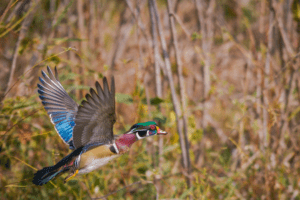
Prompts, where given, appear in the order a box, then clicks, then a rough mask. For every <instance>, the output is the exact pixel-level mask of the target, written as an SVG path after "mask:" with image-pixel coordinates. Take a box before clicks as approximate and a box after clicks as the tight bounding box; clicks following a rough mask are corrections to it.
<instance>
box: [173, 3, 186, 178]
mask: <svg viewBox="0 0 300 200" xmlns="http://www.w3.org/2000/svg"><path fill="white" fill-rule="evenodd" d="M167 2H168V12H169V21H170V28H171V34H172V38H173V40H172V41H173V46H174V50H175V58H176V63H177V73H178V79H179V88H180V99H181V104H182V105H181V107H182V112H183V115H182V117H183V131H184V133H183V134H184V141H185V147H186V151H187V155H186V156H187V160H188V166H187V167H188V176H190V175H191V164H190V162H191V161H190V154H189V153H188V152H189V141H188V122H187V121H188V120H187V116H186V114H187V111H186V108H187V104H186V100H185V98H186V92H185V85H184V78H183V75H182V61H181V57H180V56H181V54H180V50H179V47H178V39H177V33H176V30H175V23H174V15H172V13H173V11H172V4H171V1H170V0H167ZM190 184H191V180H190Z"/></svg>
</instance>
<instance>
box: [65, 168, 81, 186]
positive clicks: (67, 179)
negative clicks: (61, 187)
mask: <svg viewBox="0 0 300 200" xmlns="http://www.w3.org/2000/svg"><path fill="white" fill-rule="evenodd" d="M78 171H79V170H78V169H77V170H76V171H75V172H73V173H71V174H69V175H68V176H67V177H66V178H65V180H64V183H66V182H68V181H69V180H71V179H72V178H74V177H75V176H76V175H77V174H78Z"/></svg>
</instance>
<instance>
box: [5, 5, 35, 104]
mask: <svg viewBox="0 0 300 200" xmlns="http://www.w3.org/2000/svg"><path fill="white" fill-rule="evenodd" d="M32 4H33V3H32V1H31V2H30V4H29V6H28V7H27V10H28V9H29V8H30V7H31V6H32ZM31 11H32V10H30V11H28V12H30V13H29V14H28V15H27V16H26V18H25V19H24V21H23V22H22V25H21V30H20V34H19V37H18V40H17V42H16V46H15V51H14V55H13V60H12V64H11V69H10V75H9V79H8V83H7V87H6V91H5V95H6V94H7V93H8V92H9V91H10V89H11V85H12V83H13V78H14V74H15V70H16V66H17V58H18V54H19V47H20V44H21V41H22V40H23V39H24V38H25V35H26V33H27V30H28V28H29V26H30V24H31V21H32V19H33V14H32V12H31ZM5 95H4V97H5ZM4 97H3V98H4Z"/></svg>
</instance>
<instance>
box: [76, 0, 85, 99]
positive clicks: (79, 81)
mask: <svg viewBox="0 0 300 200" xmlns="http://www.w3.org/2000/svg"><path fill="white" fill-rule="evenodd" d="M83 5H84V1H83V0H77V14H78V30H79V31H78V32H79V37H80V38H81V39H83V38H84V39H85V38H86V33H85V27H84V13H83ZM79 49H80V50H79V52H81V53H82V54H83V53H84V52H85V51H86V49H87V48H86V42H85V41H80V42H79ZM81 63H82V61H81V59H80V60H79V65H78V68H77V74H78V75H79V76H78V78H77V79H76V82H77V85H84V79H83V77H84V76H82V75H83V73H84V69H83V67H82V66H81ZM76 96H77V98H78V99H81V98H82V97H83V91H82V90H76Z"/></svg>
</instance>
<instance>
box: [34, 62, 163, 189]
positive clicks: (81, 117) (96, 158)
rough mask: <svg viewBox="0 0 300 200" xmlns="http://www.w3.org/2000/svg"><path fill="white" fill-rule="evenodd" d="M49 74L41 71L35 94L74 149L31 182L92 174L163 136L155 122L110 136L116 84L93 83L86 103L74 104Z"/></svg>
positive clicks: (62, 136)
mask: <svg viewBox="0 0 300 200" xmlns="http://www.w3.org/2000/svg"><path fill="white" fill-rule="evenodd" d="M47 70H48V74H49V76H47V74H46V73H44V72H43V71H42V75H43V78H40V82H41V84H38V88H39V90H38V92H39V94H40V99H41V100H42V103H43V105H44V108H45V109H46V111H47V112H48V114H49V117H50V119H51V122H52V123H53V124H54V127H55V130H56V131H57V133H58V134H59V136H60V137H61V139H62V140H63V141H64V142H65V143H66V144H68V145H69V148H70V149H71V150H73V151H72V152H71V153H70V154H69V155H67V156H66V157H64V158H63V159H62V160H60V161H59V162H58V163H57V164H55V165H54V166H50V167H45V168H43V169H41V170H38V171H37V172H36V173H35V174H34V177H33V180H32V182H33V183H34V184H35V185H43V184H46V183H47V182H49V181H50V180H52V179H54V178H56V177H59V176H60V175H62V174H64V173H69V175H68V176H67V177H66V178H65V182H67V181H68V180H70V179H71V178H73V177H74V176H75V175H76V174H86V173H89V172H92V171H94V170H96V169H98V168H100V167H102V166H104V165H106V164H107V163H108V162H110V161H111V160H113V159H115V158H117V157H119V156H121V155H122V154H124V153H126V152H127V151H128V150H129V149H130V147H131V146H132V144H133V143H135V142H136V141H138V140H140V139H143V138H145V137H149V136H153V135H160V134H162V135H164V134H166V132H165V131H163V130H161V129H160V128H159V127H158V126H157V125H156V123H155V122H153V121H149V122H144V123H137V124H134V125H133V126H132V127H131V128H130V129H129V130H128V131H127V132H125V133H124V134H121V135H118V136H116V135H114V134H113V124H114V123H115V121H116V116H115V84H114V79H113V78H112V81H111V87H110V90H109V87H108V83H107V79H106V78H105V77H104V78H103V88H102V87H101V86H100V84H99V83H98V82H96V91H97V92H96V91H95V90H94V89H92V88H91V89H90V94H87V95H86V100H83V101H82V102H81V105H77V104H76V102H75V101H74V100H72V99H71V97H70V96H69V95H68V94H67V93H66V91H65V90H64V88H63V87H62V85H61V84H60V82H59V80H58V73H57V69H56V68H55V76H54V75H53V74H52V71H51V69H50V68H49V67H47Z"/></svg>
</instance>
